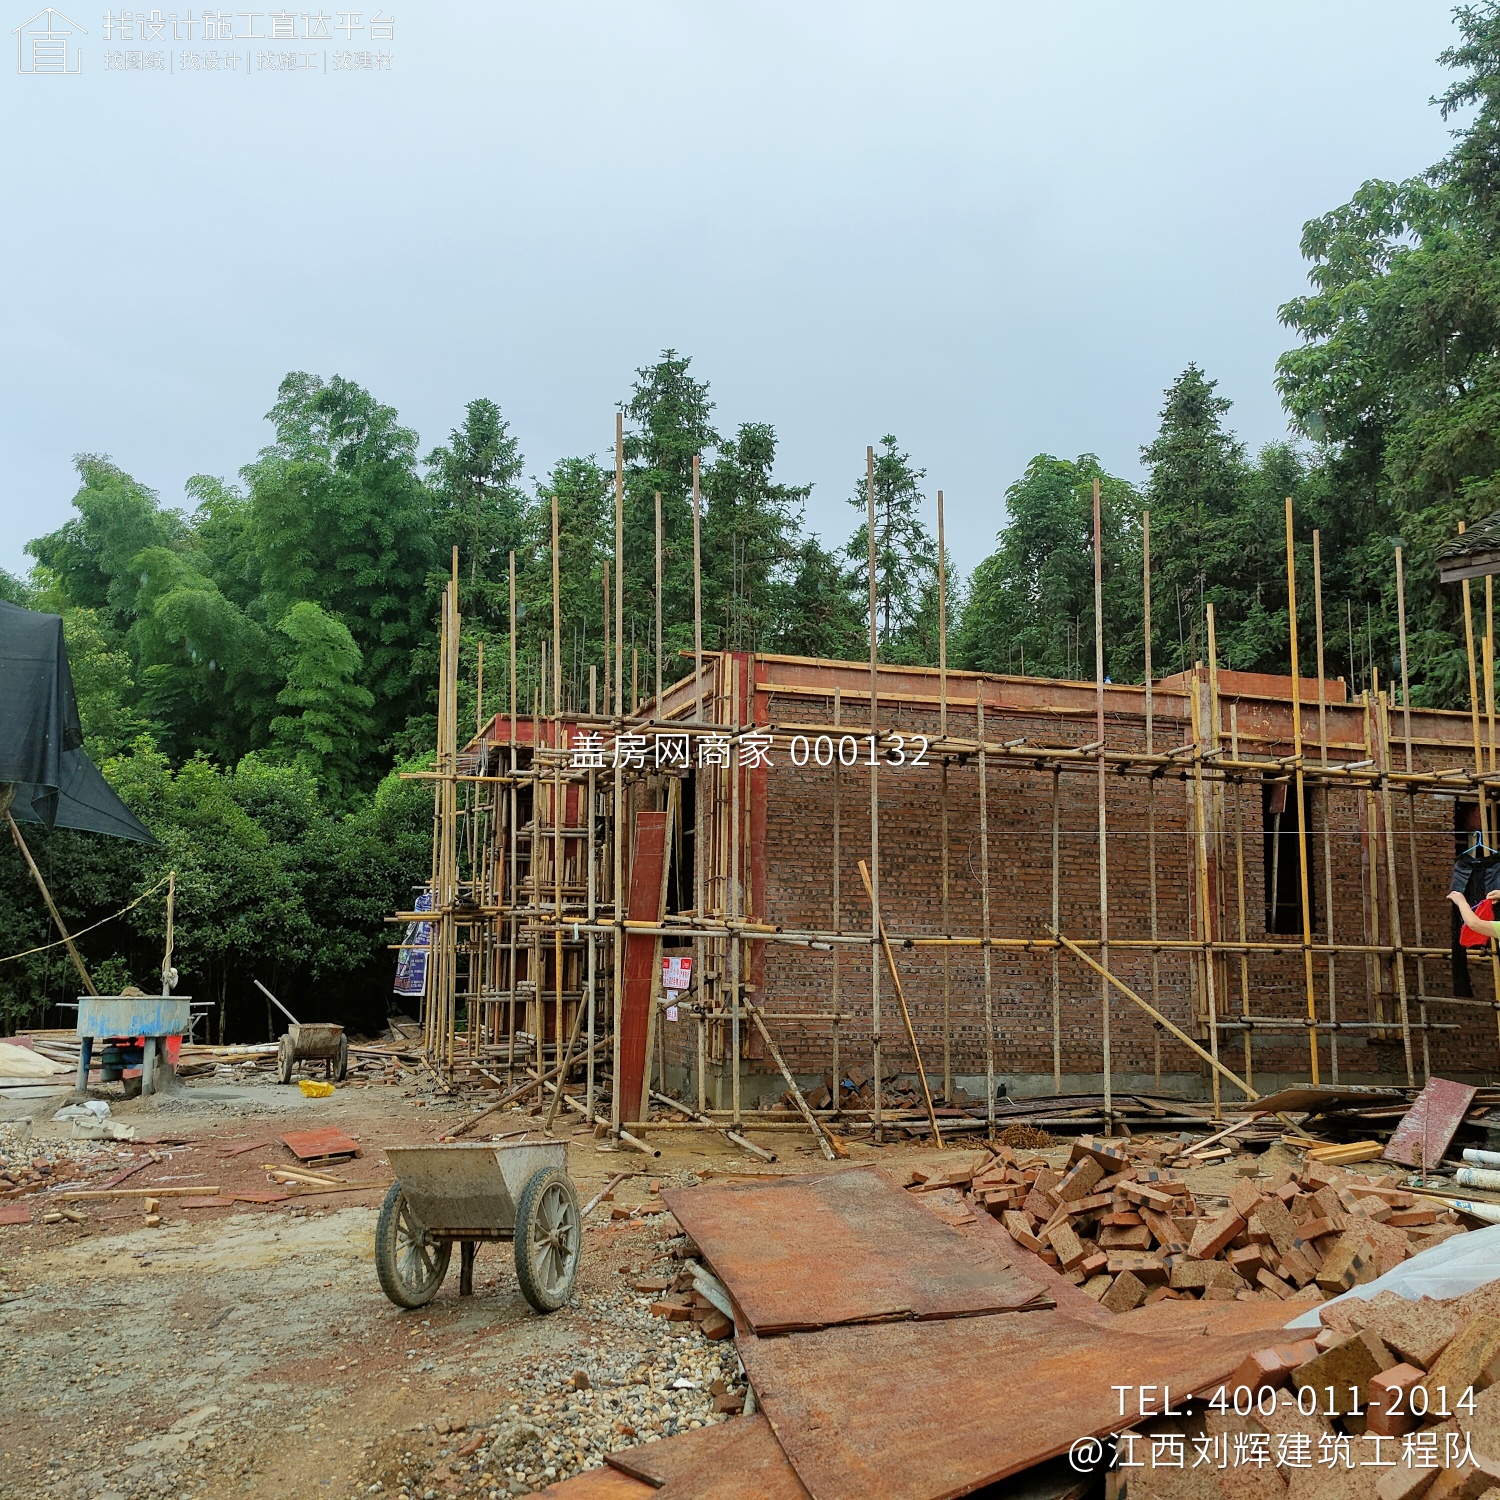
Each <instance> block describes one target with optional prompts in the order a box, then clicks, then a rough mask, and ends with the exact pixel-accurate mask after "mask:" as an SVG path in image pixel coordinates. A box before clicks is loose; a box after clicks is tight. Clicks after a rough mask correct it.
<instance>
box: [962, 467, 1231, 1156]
mask: <svg viewBox="0 0 1500 1500" xmlns="http://www.w3.org/2000/svg"><path fill="white" fill-rule="evenodd" d="M1093 500H1094V691H1095V717H1094V738H1095V739H1096V740H1097V741H1098V742H1099V782H1098V793H1099V796H1098V801H1099V961H1100V966H1101V967H1102V968H1103V969H1104V970H1105V971H1106V973H1107V972H1108V970H1109V842H1108V841H1109V817H1108V786H1107V783H1106V781H1105V777H1106V774H1107V768H1106V763H1105V759H1104V531H1103V526H1102V523H1101V521H1100V509H1101V508H1100V504H1099V479H1098V476H1097V475H1096V476H1095V478H1094V493H1093ZM981 805H982V804H981ZM986 853H988V849H986ZM986 904H988V903H986ZM985 936H986V937H988V936H989V921H988V914H986V921H985ZM985 952H986V953H988V952H989V949H988V948H986V949H985ZM985 984H986V988H988V984H989V976H988V974H986V976H985ZM1109 999H1110V996H1109V985H1108V983H1107V982H1104V981H1101V982H1100V985H1099V1018H1100V1026H1101V1028H1102V1031H1103V1037H1102V1041H1103V1061H1104V1119H1105V1122H1106V1124H1105V1133H1106V1134H1107V1135H1112V1134H1114V1130H1113V1117H1114V1087H1115V1085H1114V1060H1113V1055H1112V1052H1111V1048H1110V1026H1109ZM985 1029H986V1039H987V1040H988V1033H989V1019H988V1017H986V1019H985ZM989 1092H990V1095H991V1097H992V1098H993V1095H994V1092H995V1085H994V1080H993V1078H992V1079H991V1080H990V1088H989ZM1215 1107H1216V1108H1217V1102H1216V1105H1215Z"/></svg>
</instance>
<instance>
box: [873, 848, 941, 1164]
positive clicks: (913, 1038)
mask: <svg viewBox="0 0 1500 1500" xmlns="http://www.w3.org/2000/svg"><path fill="white" fill-rule="evenodd" d="M859 878H860V879H861V880H863V881H864V883H865V894H866V895H867V896H869V897H870V898H871V900H873V899H874V889H875V888H874V887H873V886H872V885H871V884H870V870H869V867H868V866H867V865H866V864H865V862H864V860H860V862H859ZM880 947H881V951H882V952H883V953H884V954H885V964H886V968H887V969H888V970H889V971H890V975H891V987H892V989H894V990H895V991H896V1004H897V1005H898V1006H900V1007H901V1019H902V1021H903V1022H905V1024H906V1039H907V1041H908V1042H910V1043H911V1055H912V1061H913V1062H914V1063H915V1065H916V1070H917V1080H918V1082H919V1083H920V1084H921V1085H922V1099H923V1101H924V1103H925V1104H926V1106H927V1118H928V1119H929V1120H930V1121H931V1122H932V1137H933V1140H934V1142H935V1143H936V1145H937V1148H938V1150H939V1151H941V1150H942V1149H943V1135H942V1132H941V1131H940V1130H939V1129H938V1122H937V1110H936V1109H934V1108H933V1104H932V1090H931V1089H929V1088H928V1087H927V1070H926V1068H924V1067H923V1065H922V1052H921V1049H920V1048H919V1047H918V1046H917V1033H916V1030H915V1028H914V1027H913V1026H912V1024H911V1012H910V1011H909V1010H908V1009H907V1008H906V994H905V992H904V991H903V990H902V988H901V975H900V974H899V973H898V972H897V969H896V956H895V954H894V953H892V952H891V940H890V939H889V938H888V937H887V936H886V932H885V923H884V922H882V923H881V924H880Z"/></svg>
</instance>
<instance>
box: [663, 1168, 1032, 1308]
mask: <svg viewBox="0 0 1500 1500" xmlns="http://www.w3.org/2000/svg"><path fill="white" fill-rule="evenodd" d="M661 1197H662V1202H663V1203H665V1204H666V1206H667V1207H668V1208H669V1209H670V1210H671V1211H672V1213H673V1215H674V1216H675V1217H676V1219H677V1222H678V1223H679V1224H681V1225H682V1227H683V1229H684V1230H686V1231H687V1233H688V1235H689V1236H690V1237H691V1238H692V1240H693V1242H694V1243H695V1244H696V1245H697V1246H698V1248H699V1250H700V1251H701V1252H702V1254H703V1258H704V1259H705V1260H706V1261H707V1262H708V1264H709V1265H710V1266H711V1267H712V1268H713V1271H714V1274H715V1275H716V1276H718V1278H719V1279H720V1280H721V1281H722V1282H723V1283H724V1284H725V1286H726V1287H728V1289H729V1292H730V1295H731V1296H732V1297H733V1298H734V1303H735V1307H736V1310H737V1312H738V1313H743V1315H744V1316H743V1320H741V1319H740V1318H738V1317H737V1318H736V1322H738V1323H740V1325H741V1327H742V1328H744V1327H745V1326H747V1325H748V1327H749V1328H750V1329H751V1330H752V1331H753V1332H755V1333H757V1334H762V1335H766V1334H773V1333H790V1332H793V1331H795V1330H799V1329H810V1328H828V1327H831V1326H833V1325H835V1324H840V1323H870V1322H883V1321H887V1320H893V1319H900V1318H918V1319H925V1318H967V1317H974V1316H976V1315H978V1314H981V1313H994V1312H1014V1311H1018V1310H1020V1309H1022V1308H1024V1307H1026V1306H1027V1305H1028V1304H1030V1305H1031V1306H1032V1307H1046V1306H1049V1305H1050V1303H1051V1299H1050V1298H1049V1297H1048V1296H1047V1294H1046V1293H1045V1292H1043V1291H1042V1290H1041V1289H1040V1288H1039V1287H1038V1286H1037V1285H1036V1283H1035V1282H1033V1281H1030V1280H1028V1279H1027V1278H1026V1277H1025V1276H1023V1275H1022V1274H1021V1273H1020V1272H1019V1271H1017V1270H1016V1269H1015V1268H1014V1267H1013V1266H1012V1264H1011V1262H1010V1259H1009V1257H1007V1256H1006V1255H1004V1254H1003V1253H1002V1252H1001V1250H1000V1248H999V1247H998V1245H996V1244H995V1243H994V1242H993V1241H992V1240H989V1239H987V1238H985V1239H981V1238H979V1237H977V1236H973V1235H968V1234H965V1233H963V1232H962V1231H961V1230H958V1229H955V1228H954V1227H953V1226H952V1225H950V1224H945V1223H943V1222H942V1220H941V1219H938V1218H936V1217H935V1216H934V1215H932V1214H930V1213H928V1212H927V1210H926V1209H924V1208H923V1207H922V1206H921V1205H920V1204H917V1203H913V1202H912V1201H911V1199H910V1198H909V1197H908V1196H907V1194H906V1191H905V1190H904V1189H903V1188H899V1187H897V1186H896V1184H895V1183H894V1182H892V1181H891V1179H890V1178H889V1177H887V1176H886V1175H885V1173H884V1172H882V1171H880V1170H879V1169H878V1168H876V1167H852V1168H850V1169H849V1170H848V1171H843V1172H828V1173H823V1174H820V1175H809V1176H797V1177H778V1178H772V1179H769V1180H767V1181H764V1182H747V1181H745V1180H743V1179H741V1180H739V1181H735V1182H721V1183H714V1184H712V1185H705V1186H702V1187H693V1188H674V1189H671V1190H669V1191H664V1192H663V1193H662V1195H661Z"/></svg>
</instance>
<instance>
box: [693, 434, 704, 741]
mask: <svg viewBox="0 0 1500 1500" xmlns="http://www.w3.org/2000/svg"><path fill="white" fill-rule="evenodd" d="M698 465H699V456H698V455H697V454H696V453H695V454H694V455H693V704H694V708H693V717H694V718H695V719H697V720H698V722H699V723H700V724H701V723H702V722H703V539H702V517H701V503H700V495H699V489H698Z"/></svg>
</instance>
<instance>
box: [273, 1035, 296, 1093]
mask: <svg viewBox="0 0 1500 1500" xmlns="http://www.w3.org/2000/svg"><path fill="white" fill-rule="evenodd" d="M296 1063H297V1044H296V1043H295V1042H294V1041H293V1040H292V1034H291V1032H289V1031H287V1032H283V1033H282V1037H281V1045H280V1046H279V1047H277V1049H276V1082H277V1083H290V1082H291V1081H292V1069H293V1068H294V1067H295V1066H296Z"/></svg>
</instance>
